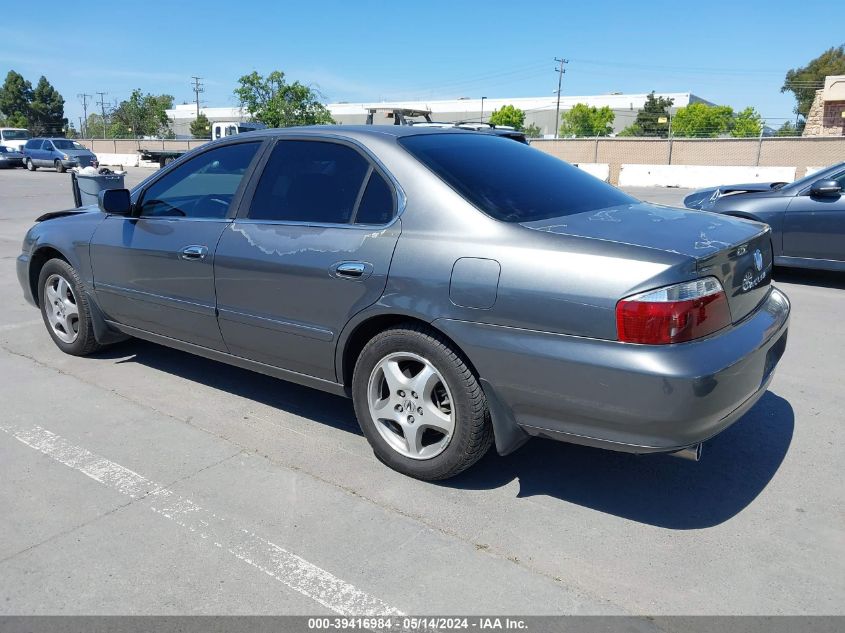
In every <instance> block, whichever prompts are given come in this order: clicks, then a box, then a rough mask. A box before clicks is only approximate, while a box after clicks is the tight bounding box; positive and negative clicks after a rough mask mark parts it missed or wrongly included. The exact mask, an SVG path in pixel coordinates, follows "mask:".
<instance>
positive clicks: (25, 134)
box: [0, 127, 32, 152]
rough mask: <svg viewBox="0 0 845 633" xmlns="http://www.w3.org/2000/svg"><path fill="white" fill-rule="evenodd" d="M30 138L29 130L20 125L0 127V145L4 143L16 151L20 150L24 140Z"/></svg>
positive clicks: (24, 142)
mask: <svg viewBox="0 0 845 633" xmlns="http://www.w3.org/2000/svg"><path fill="white" fill-rule="evenodd" d="M31 138H32V134H30V133H29V130H25V129H24V128H22V127H0V145H5V146H6V147H9V148H11V149H13V150H15V151H16V152H19V151H21V148H22V147H23V146H24V145H25V144H26V142H27V141H28V140H29V139H31Z"/></svg>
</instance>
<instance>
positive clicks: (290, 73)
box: [0, 0, 845, 127]
mask: <svg viewBox="0 0 845 633" xmlns="http://www.w3.org/2000/svg"><path fill="white" fill-rule="evenodd" d="M3 5H4V6H3V11H2V16H3V19H2V22H3V28H2V38H0V80H2V78H5V75H6V73H7V72H8V70H9V69H14V70H16V71H17V72H19V73H21V74H22V75H24V77H26V78H27V79H28V80H29V81H31V82H32V84H33V86H34V85H35V83H36V82H37V81H38V78H39V77H40V76H41V75H45V76H46V77H47V79H48V80H49V81H50V82H51V83H52V84H53V85H54V86H55V87H56V88H57V89H58V90H59V92H61V94H62V95H63V96H64V98H65V101H66V104H65V114H66V116H68V118H69V119H70V120H71V121H73V122H75V123H76V125H77V127H78V125H79V124H78V120H79V117H81V116H82V104H81V100H80V99H79V98H77V95H78V94H81V93H87V94H90V95H95V93H96V92H98V91H101V92H105V93H106V96H105V100H106V101H107V102H108V103H110V104H113V103H114V102H115V101H120V100H122V99H125V98H126V97H127V96H128V95H129V93H130V92H131V91H132V89H134V88H140V89H141V90H142V91H144V92H151V93H154V94H161V93H165V94H171V95H173V96H174V98H175V102H176V103H184V102H193V100H194V93H193V91H192V89H191V86H192V80H191V77H192V76H194V75H196V76H199V77H202V78H203V79H202V82H203V84H204V88H205V92H204V93H203V94H202V95H201V99H202V105H204V106H212V107H213V106H234V105H237V101H236V99H235V97H234V96H233V93H232V91H233V89H234V87H235V86H236V84H237V79H238V77H240V76H242V75H245V74H248V73H250V72H252V71H253V70H256V71H258V72H259V73H262V74H266V73H269V72H270V71H272V70H282V71H284V72H285V74H286V76H287V78H288V79H289V80H299V81H301V82H303V83H306V84H309V85H311V86H313V87H315V88H317V89H319V90H320V92H321V93H322V94H323V96H324V99H325V100H326V101H327V102H334V101H381V100H400V99H424V100H426V99H428V100H434V99H452V98H457V97H470V98H480V97H482V96H485V97H488V98H499V97H534V96H545V95H551V94H553V91H554V90H555V89H556V88H557V73H556V72H555V66H556V64H555V62H554V58H555V57H563V58H565V59H568V60H569V64H568V65H567V66H566V74H565V75H564V79H563V90H562V93H563V94H564V95H567V96H575V95H595V94H603V93H609V92H630V93H644V92H650V91H652V90H655V91H657V92H692V93H694V94H696V95H698V96H700V97H702V98H704V99H707V100H708V101H712V102H715V103H719V104H726V105H730V106H732V107H733V108H734V109H742V108H744V107H746V106H753V107H755V108H756V109H757V111H758V112H759V113H760V114H761V115H763V117H764V118H766V119H767V121H768V123H769V125H772V126H773V127H777V126H779V125H780V123H782V122H783V121H784V120H787V119H793V118H794V114H793V113H792V109H793V107H794V99H793V97H792V95H791V94H781V93H780V86H781V85H782V84H783V78H784V74H785V73H786V71H787V70H788V69H790V68H794V67H797V66H803V65H804V64H806V62H808V61H809V60H811V59H812V58H814V57H816V56H817V55H818V54H820V53H821V52H823V51H824V50H826V49H828V48H830V47H831V46H838V45H840V44H842V43H843V42H844V41H845V28H843V25H842V20H841V15H839V13H838V10H837V9H835V8H833V5H831V4H830V3H829V2H824V3H823V2H816V1H815V0H805V1H804V2H801V3H794V2H785V1H784V0H769V1H768V2H757V1H756V0H749V1H745V2H739V1H737V0H730V1H729V0H707V1H705V2H702V1H700V0H699V1H697V2H689V1H683V0H675V1H673V2H662V1H659V0H658V1H649V2H634V1H627V2H625V1H616V0H603V1H600V2H599V1H594V2H583V1H577V2H570V1H568V0H558V1H556V2H555V1H546V0H522V1H519V0H510V1H509V2H501V1H499V0H487V1H486V2H476V1H474V0H473V1H461V0H452V1H451V2H441V1H440V0H429V1H428V2H424V3H423V2H420V3H413V2H395V1H393V2H377V1H368V0H347V1H345V2H336V1H334V0H321V1H320V2H302V1H299V2H287V1H285V0H277V1H275V2H274V1H271V0H230V1H228V2H223V1H219V0H204V1H202V2H199V1H194V0H170V1H164V0H122V1H121V2H114V3H106V4H102V3H101V4H96V6H95V5H84V4H78V3H76V4H74V3H71V4H68V3H66V2H61V3H60V2H58V1H56V0H46V1H45V0H41V1H40V2H38V3H23V2H4V3H3ZM83 7H86V8H84V9H83ZM47 15H50V16H52V17H51V19H50V20H49V24H48V23H45V20H44V19H43V16H47ZM97 99H99V97H97V96H95V97H94V100H97ZM91 107H92V106H89V113H90V112H91Z"/></svg>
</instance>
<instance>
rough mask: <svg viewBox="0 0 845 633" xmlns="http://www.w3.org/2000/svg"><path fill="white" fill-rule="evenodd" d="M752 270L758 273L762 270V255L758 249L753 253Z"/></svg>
mask: <svg viewBox="0 0 845 633" xmlns="http://www.w3.org/2000/svg"><path fill="white" fill-rule="evenodd" d="M754 268H756V269H757V270H758V271H759V270H763V253H761V252H760V249H759V248H758V249H757V250H756V251H754Z"/></svg>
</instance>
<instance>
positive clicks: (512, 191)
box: [399, 133, 639, 222]
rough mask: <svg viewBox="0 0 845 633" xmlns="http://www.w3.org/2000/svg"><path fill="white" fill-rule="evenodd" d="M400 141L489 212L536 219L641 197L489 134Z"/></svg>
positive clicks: (505, 218) (514, 219)
mask: <svg viewBox="0 0 845 633" xmlns="http://www.w3.org/2000/svg"><path fill="white" fill-rule="evenodd" d="M399 143H400V144H401V145H402V146H403V147H404V148H405V149H406V150H408V151H409V152H410V153H411V154H412V155H413V156H414V157H416V158H417V159H418V160H419V161H421V162H422V163H423V164H424V165H426V166H427V167H428V168H429V169H431V170H432V171H433V172H434V173H435V174H437V175H438V176H439V177H440V178H442V179H443V180H444V181H445V182H446V183H448V184H449V185H450V186H451V187H452V188H453V189H455V190H456V191H457V192H458V193H459V194H461V196H463V197H464V198H465V199H466V200H468V201H469V202H471V203H472V204H474V205H475V206H476V207H478V208H479V209H480V210H481V211H483V212H484V213H486V214H487V215H489V216H491V217H493V218H495V219H497V220H501V221H503V222H533V221H536V220H545V219H547V218H554V217H559V216H565V215H572V214H575V213H582V212H585V211H596V210H598V209H605V208H607V207H613V206H617V205H620V204H636V203H637V202H639V201H638V200H637V199H636V198H633V197H631V196H629V195H627V194H625V193H622V192H621V191H619V190H618V189H616V188H615V187H612V186H611V185H608V184H607V183H604V182H602V181H601V180H598V179H597V178H594V177H593V176H590V175H589V174H587V173H586V172H584V171H581V170H580V169H578V168H577V167H573V166H572V165H570V164H568V163H565V162H564V161H562V160H558V159H557V158H555V157H553V156H551V155H549V154H546V153H545V152H541V151H540V150H538V149H534V148H532V147H529V146H528V145H523V144H522V143H514V142H513V141H512V140H511V139H508V138H501V137H498V136H491V135H489V134H474V133H466V134H460V133H456V134H421V135H414V136H406V137H404V138H401V139H399Z"/></svg>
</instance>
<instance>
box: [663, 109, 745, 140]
mask: <svg viewBox="0 0 845 633" xmlns="http://www.w3.org/2000/svg"><path fill="white" fill-rule="evenodd" d="M733 116H734V111H733V108H731V107H730V106H709V105H707V104H706V103H691V104H689V105H688V106H686V107H683V108H678V111H677V112H675V116H673V117H672V136H694V137H700V138H715V137H717V136H719V135H722V134H727V133H728V132H729V131H730V130H731V127H732V124H733Z"/></svg>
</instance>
